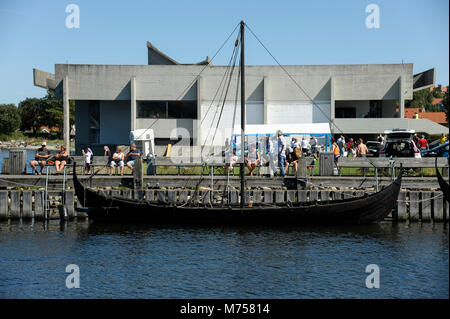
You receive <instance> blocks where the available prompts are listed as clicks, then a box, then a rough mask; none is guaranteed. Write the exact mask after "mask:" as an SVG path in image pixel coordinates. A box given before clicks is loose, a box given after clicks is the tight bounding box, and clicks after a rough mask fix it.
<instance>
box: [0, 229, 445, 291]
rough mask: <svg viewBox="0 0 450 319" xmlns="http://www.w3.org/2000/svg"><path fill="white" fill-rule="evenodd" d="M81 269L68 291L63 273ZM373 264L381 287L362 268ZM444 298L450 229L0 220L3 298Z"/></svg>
mask: <svg viewBox="0 0 450 319" xmlns="http://www.w3.org/2000/svg"><path fill="white" fill-rule="evenodd" d="M68 264H77V265H78V266H79V268H80V286H81V287H80V288H79V289H67V288H66V286H65V280H66V276H67V275H68V274H67V273H65V268H66V266H67V265H68ZM368 264H377V265H378V266H379V267H380V288H379V289H368V288H366V286H365V279H366V276H367V275H368V274H366V273H365V267H366V266H367V265H368ZM80 297H81V298H112V297H114V298H125V297H130V298H448V297H449V252H448V229H447V228H446V227H445V226H444V225H442V224H436V225H434V226H433V225H431V224H424V225H420V224H412V225H410V226H407V225H405V224H399V225H397V226H392V225H391V224H390V223H383V224H380V225H373V226H368V227H340V228H238V227H235V228H200V227H199V228H193V227H169V226H167V227H152V226H142V225H141V226H132V225H126V226H124V225H109V226H105V225H98V224H92V223H88V222H70V223H66V224H60V223H59V221H52V222H49V223H48V224H47V225H45V224H44V223H43V222H39V223H35V224H32V223H23V224H22V223H20V222H16V223H12V222H11V223H0V298H80Z"/></svg>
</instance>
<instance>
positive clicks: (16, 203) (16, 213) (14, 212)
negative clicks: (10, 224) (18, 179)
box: [9, 191, 20, 219]
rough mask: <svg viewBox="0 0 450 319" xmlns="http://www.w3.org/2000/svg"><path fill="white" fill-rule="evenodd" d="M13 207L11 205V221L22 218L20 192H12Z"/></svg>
mask: <svg viewBox="0 0 450 319" xmlns="http://www.w3.org/2000/svg"><path fill="white" fill-rule="evenodd" d="M9 194H10V197H11V205H10V216H11V219H19V218H20V191H11V192H10V193H9Z"/></svg>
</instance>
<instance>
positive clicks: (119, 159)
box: [109, 146, 125, 176]
mask: <svg viewBox="0 0 450 319" xmlns="http://www.w3.org/2000/svg"><path fill="white" fill-rule="evenodd" d="M124 159H125V154H124V153H122V150H121V149H120V147H119V146H117V147H116V152H115V153H114V154H113V156H112V160H111V164H110V165H109V176H111V175H112V171H113V168H114V167H116V166H119V167H120V175H123V166H124V164H123V163H124Z"/></svg>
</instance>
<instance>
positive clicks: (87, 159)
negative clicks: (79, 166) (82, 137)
mask: <svg viewBox="0 0 450 319" xmlns="http://www.w3.org/2000/svg"><path fill="white" fill-rule="evenodd" d="M81 154H83V156H84V167H85V169H86V172H87V173H88V174H89V173H90V171H91V162H92V157H93V156H94V152H92V150H91V148H90V147H89V146H88V147H86V150H83V149H82V150H81Z"/></svg>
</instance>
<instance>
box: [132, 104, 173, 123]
mask: <svg viewBox="0 0 450 319" xmlns="http://www.w3.org/2000/svg"><path fill="white" fill-rule="evenodd" d="M137 117H140V118H153V119H165V118H167V102H165V101H137Z"/></svg>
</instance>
